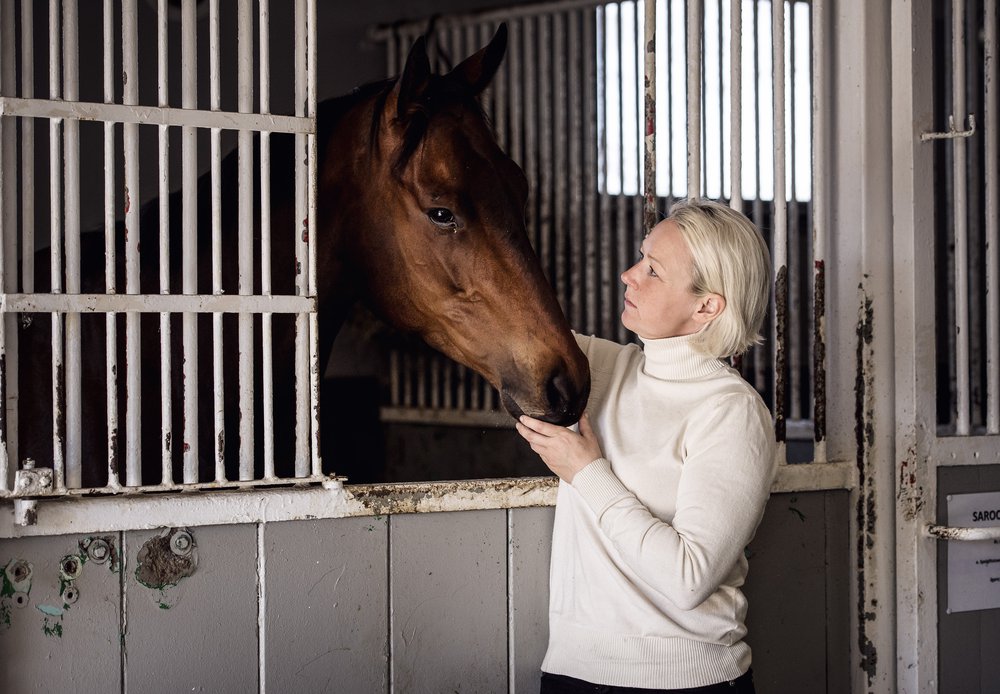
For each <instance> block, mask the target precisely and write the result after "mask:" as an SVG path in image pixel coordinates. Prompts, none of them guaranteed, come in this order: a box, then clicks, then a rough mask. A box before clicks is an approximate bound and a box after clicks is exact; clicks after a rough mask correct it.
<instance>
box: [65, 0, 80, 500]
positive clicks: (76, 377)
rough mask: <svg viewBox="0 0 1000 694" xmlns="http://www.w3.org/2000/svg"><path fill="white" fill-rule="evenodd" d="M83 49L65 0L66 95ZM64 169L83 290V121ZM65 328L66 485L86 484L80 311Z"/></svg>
mask: <svg viewBox="0 0 1000 694" xmlns="http://www.w3.org/2000/svg"><path fill="white" fill-rule="evenodd" d="M79 61H80V48H79V25H78V12H77V0H63V97H64V98H66V99H71V100H73V101H76V100H77V99H78V98H79V91H80V89H79V84H80V67H79ZM63 138H64V139H63V172H64V176H65V188H64V191H63V192H64V195H65V217H64V220H65V227H64V239H65V243H66V268H65V270H66V291H67V292H69V293H77V292H79V291H80V122H79V121H77V120H72V119H70V120H67V121H66V122H65V123H63ZM65 326H66V327H65V329H66V345H65V347H64V350H65V358H66V384H65V389H66V484H67V485H68V486H70V487H79V486H81V484H82V483H83V471H82V468H81V461H82V441H83V430H82V429H83V423H82V414H81V407H82V403H81V399H80V389H81V385H80V383H81V375H82V368H83V367H82V363H81V355H80V337H81V333H80V314H79V313H67V314H66V318H65Z"/></svg>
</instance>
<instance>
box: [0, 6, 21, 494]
mask: <svg viewBox="0 0 1000 694" xmlns="http://www.w3.org/2000/svg"><path fill="white" fill-rule="evenodd" d="M14 41H15V38H14V3H13V0H6V1H5V2H3V3H2V4H0V94H4V93H7V92H8V91H14V89H15V82H16V79H15V78H16V71H15V64H14V61H15V58H16V55H17V53H16V50H15V45H14ZM16 127H17V123H16V121H14V120H12V119H4V118H0V289H3V290H6V289H7V288H8V287H7V285H8V284H11V285H13V284H16V282H17V210H16V207H15V206H16V204H17V203H16V201H15V197H16V189H17V180H16V179H15V178H12V176H11V174H12V173H13V172H15V171H16V170H17V169H16V164H15V161H16V157H17V151H16V148H17V140H16V138H15V129H16ZM15 320H16V316H10V317H8V316H5V315H0V364H2V365H3V369H2V371H0V394H3V401H2V402H0V491H7V490H8V489H10V488H11V467H10V460H11V456H10V450H9V449H8V441H9V434H10V432H11V431H13V430H14V429H15V428H16V426H17V419H16V412H15V413H13V415H14V418H13V419H11V417H10V414H11V413H9V412H8V410H7V402H16V400H15V399H14V398H11V397H10V393H9V390H8V388H7V384H8V382H9V381H10V375H11V374H13V373H16V371H17V360H16V357H15V359H14V360H12V361H8V352H7V349H8V344H7V334H8V329H9V332H10V333H11V334H12V335H13V334H14V333H15V332H16V325H17V323H16V322H15ZM13 460H14V461H17V457H16V453H15V455H14V456H13ZM15 468H16V464H15Z"/></svg>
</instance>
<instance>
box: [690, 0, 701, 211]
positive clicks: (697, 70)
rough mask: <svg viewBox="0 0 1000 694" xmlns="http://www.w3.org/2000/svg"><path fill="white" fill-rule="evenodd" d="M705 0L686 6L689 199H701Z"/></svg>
mask: <svg viewBox="0 0 1000 694" xmlns="http://www.w3.org/2000/svg"><path fill="white" fill-rule="evenodd" d="M702 16H703V10H702V0H689V1H688V4H687V65H688V70H687V108H688V117H687V127H688V146H687V147H688V152H687V166H688V189H687V194H688V197H697V196H699V195H701V192H702V191H701V62H702V55H701V38H702V37H701V30H702V21H703V20H702Z"/></svg>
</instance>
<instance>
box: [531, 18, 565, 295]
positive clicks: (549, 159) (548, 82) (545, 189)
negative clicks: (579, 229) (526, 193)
mask: <svg viewBox="0 0 1000 694" xmlns="http://www.w3.org/2000/svg"><path fill="white" fill-rule="evenodd" d="M551 22H552V18H551V17H548V16H542V17H537V18H536V24H537V27H538V107H539V109H538V114H539V120H538V143H539V168H538V193H539V196H538V199H539V207H540V210H539V215H538V220H537V223H538V256H539V259H540V260H541V261H542V267H543V268H544V269H545V276H546V277H548V280H549V284H551V285H552V286H553V287H554V288H557V287H558V273H557V272H556V263H555V262H554V261H555V260H556V258H555V255H556V252H557V249H555V248H554V246H555V244H554V243H553V240H554V239H553V235H554V234H553V226H557V225H554V224H553V219H554V217H555V215H556V214H557V212H556V210H555V205H556V204H558V201H557V200H555V199H554V198H555V195H554V194H555V193H556V190H555V189H556V185H555V180H554V178H555V177H554V173H555V171H556V169H555V168H554V167H555V166H556V163H555V161H554V159H553V155H554V153H555V152H554V147H553V145H554V140H558V137H559V135H558V133H556V132H553V130H554V129H553V120H552V118H553V111H554V109H553V106H555V104H554V100H555V99H554V95H553V90H554V87H555V84H554V82H560V81H562V80H558V79H553V77H554V75H553V74H552V70H553V69H554V62H555V61H553V59H552V55H551V51H552V39H553V35H552V34H553V32H552V29H551V26H550V25H551ZM560 68H561V66H560ZM560 175H561V174H560ZM556 296H561V295H560V294H559V293H558V290H557V294H556Z"/></svg>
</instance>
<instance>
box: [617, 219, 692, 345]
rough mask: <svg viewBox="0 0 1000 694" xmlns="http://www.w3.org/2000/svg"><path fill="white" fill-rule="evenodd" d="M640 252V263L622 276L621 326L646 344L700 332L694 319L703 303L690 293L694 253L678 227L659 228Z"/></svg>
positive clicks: (670, 223)
mask: <svg viewBox="0 0 1000 694" xmlns="http://www.w3.org/2000/svg"><path fill="white" fill-rule="evenodd" d="M639 250H640V257H639V261H638V262H637V263H636V264H635V265H633V266H632V267H630V268H629V269H628V270H626V271H625V272H623V273H622V276H621V278H622V282H624V283H625V307H624V310H622V324H623V325H624V326H625V327H626V328H628V329H629V330H631V331H632V332H634V333H635V334H636V335H638V336H639V337H642V338H644V339H647V340H650V339H657V338H661V337H677V336H679V335H690V334H692V333H695V332H697V331H698V330H699V329H700V328H701V327H702V325H703V324H704V323H703V322H699V321H697V320H696V319H695V315H696V314H697V313H698V309H699V306H700V303H701V302H700V301H699V299H698V297H696V296H695V295H694V294H693V293H692V291H691V287H692V284H693V277H692V275H691V269H692V266H693V261H692V259H691V251H690V250H689V249H688V246H687V242H686V241H685V240H684V237H683V236H681V232H680V229H678V228H677V224H675V223H674V222H673V221H671V220H669V219H665V220H663V221H662V222H660V223H659V224H657V225H656V226H655V227H653V230H652V231H651V232H649V235H648V236H647V237H646V238H645V240H643V242H642V246H640V249H639Z"/></svg>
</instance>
